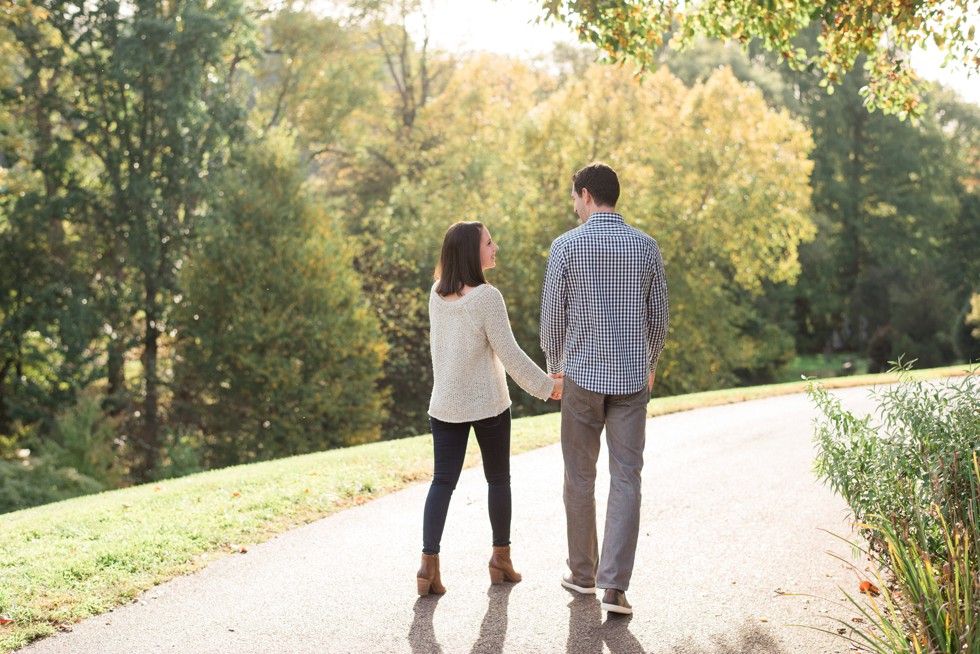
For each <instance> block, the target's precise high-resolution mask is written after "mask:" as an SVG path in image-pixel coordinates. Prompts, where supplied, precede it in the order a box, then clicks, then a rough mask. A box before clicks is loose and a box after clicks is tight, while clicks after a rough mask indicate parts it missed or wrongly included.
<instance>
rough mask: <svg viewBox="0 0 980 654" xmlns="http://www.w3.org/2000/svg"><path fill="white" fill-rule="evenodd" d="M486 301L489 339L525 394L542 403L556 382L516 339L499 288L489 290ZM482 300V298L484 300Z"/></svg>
mask: <svg viewBox="0 0 980 654" xmlns="http://www.w3.org/2000/svg"><path fill="white" fill-rule="evenodd" d="M487 291H488V292H487V293H486V296H487V298H486V301H485V302H483V303H482V304H481V306H480V312H481V314H482V315H481V316H480V317H481V318H482V322H483V326H484V331H485V332H486V335H487V340H488V341H489V342H490V347H492V348H493V351H494V354H496V355H497V358H498V359H500V362H501V363H503V364H504V370H506V371H507V374H509V375H510V376H511V377H512V378H513V379H514V381H516V382H517V383H518V385H519V386H520V387H521V388H523V389H524V390H525V391H527V392H528V393H530V394H531V395H533V396H534V397H537V398H539V399H542V400H547V399H548V398H549V397H550V396H551V391H552V390H554V387H555V380H554V379H552V378H551V377H549V376H548V374H547V373H546V372H545V371H543V370H541V368H539V367H538V365H537V364H536V363H534V361H532V360H531V357H529V356H528V355H527V354H526V353H525V352H524V350H522V349H521V346H520V345H518V344H517V340H516V339H515V338H514V332H513V331H511V328H510V319H509V317H508V315H507V305H506V304H505V303H504V296H503V295H501V294H500V291H498V290H497V289H496V288H493V287H491V288H489V289H487ZM481 299H482V298H481Z"/></svg>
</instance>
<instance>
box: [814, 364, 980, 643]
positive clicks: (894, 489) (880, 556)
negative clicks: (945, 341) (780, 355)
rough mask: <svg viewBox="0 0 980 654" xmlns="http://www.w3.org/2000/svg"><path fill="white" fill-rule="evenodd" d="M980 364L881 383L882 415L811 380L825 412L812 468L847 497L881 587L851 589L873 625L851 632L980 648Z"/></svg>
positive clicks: (869, 638) (867, 639)
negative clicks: (856, 410) (854, 408)
mask: <svg viewBox="0 0 980 654" xmlns="http://www.w3.org/2000/svg"><path fill="white" fill-rule="evenodd" d="M902 370H903V371H904V372H907V371H908V368H907V367H903V368H902ZM977 372H978V371H977V370H974V371H973V372H972V374H970V375H968V376H966V377H964V378H962V379H959V380H954V381H947V382H945V383H939V384H930V383H928V382H912V381H911V380H910V379H909V377H908V375H904V376H903V377H902V381H901V382H900V383H899V384H898V385H896V386H894V387H891V388H886V389H878V390H876V391H874V393H873V396H874V397H875V398H876V399H877V400H878V401H879V410H878V413H877V415H878V417H879V421H878V422H873V418H874V416H866V417H863V418H858V417H856V416H854V415H853V414H851V413H850V412H848V411H845V410H844V409H843V408H842V407H841V404H840V402H839V400H837V399H836V398H835V397H833V396H832V395H830V394H829V393H828V392H827V391H826V390H825V389H822V388H820V387H817V386H811V388H810V390H809V393H810V397H811V398H812V399H813V401H814V402H815V403H816V404H817V406H818V407H819V408H820V409H821V410H822V412H823V414H824V420H823V421H822V422H819V423H818V424H817V428H816V440H817V443H818V446H819V450H820V451H819V455H818V458H817V472H818V474H819V476H820V477H821V478H822V479H823V480H824V481H826V482H827V483H829V484H830V485H831V486H832V487H833V488H834V489H835V490H836V491H837V492H839V493H841V495H843V496H844V498H845V499H846V500H847V501H848V503H849V504H850V506H851V509H852V510H853V511H854V515H855V517H856V519H857V521H858V525H859V526H860V527H861V528H862V530H863V535H864V536H865V537H866V539H867V540H868V542H869V545H870V548H869V550H868V553H869V555H870V556H871V557H872V558H873V559H875V560H876V561H877V563H878V564H879V565H880V566H881V572H880V573H879V585H880V588H881V591H882V594H883V596H882V598H881V599H878V600H876V599H874V598H873V597H872V596H871V595H870V594H869V595H868V604H869V605H870V608H868V607H867V605H866V604H865V603H862V602H859V601H857V600H854V599H853V598H851V601H852V602H853V603H854V604H855V605H856V606H857V607H858V609H859V610H860V611H861V613H863V614H864V616H865V618H866V619H867V622H868V623H870V624H871V626H872V627H873V629H871V630H868V631H854V632H851V633H852V636H847V638H848V639H849V640H851V641H852V642H854V643H856V644H859V645H863V646H870V647H872V648H873V649H874V650H875V651H877V652H883V653H896V652H949V653H950V654H952V653H953V652H970V653H971V654H975V653H977V652H980V629H978V627H980V572H978V570H980V519H978V516H977V507H978V506H980V376H978V374H977ZM848 597H850V596H848ZM848 626H851V625H848ZM842 631H843V630H842ZM844 633H847V632H846V631H845V632H844Z"/></svg>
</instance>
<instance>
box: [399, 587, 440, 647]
mask: <svg viewBox="0 0 980 654" xmlns="http://www.w3.org/2000/svg"><path fill="white" fill-rule="evenodd" d="M440 597H441V596H440V595H426V596H424V597H419V598H418V599H417V600H415V606H414V607H413V609H412V610H413V611H415V618H414V619H413V620H412V626H411V627H410V628H409V630H408V642H409V644H410V645H411V646H412V654H443V651H442V646H441V645H440V644H439V643H438V642H436V630H435V628H433V626H432V616H433V615H435V612H436V607H437V606H439V598H440Z"/></svg>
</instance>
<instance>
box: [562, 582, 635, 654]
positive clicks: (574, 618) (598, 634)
mask: <svg viewBox="0 0 980 654" xmlns="http://www.w3.org/2000/svg"><path fill="white" fill-rule="evenodd" d="M568 610H569V614H568V641H567V643H566V648H565V649H566V651H567V652H568V654H602V651H603V650H602V648H603V644H605V646H607V647H608V648H609V651H610V652H611V653H612V654H646V650H644V649H643V646H642V645H640V641H638V640H637V639H636V636H634V635H633V634H632V633H630V630H629V624H630V621H631V620H632V619H633V616H630V615H611V616H609V617H608V618H607V619H606V621H605V622H603V621H602V610H601V609H600V608H599V600H598V599H597V598H595V597H585V596H576V597H574V598H573V599H572V601H571V602H569V603H568Z"/></svg>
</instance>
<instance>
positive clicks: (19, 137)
mask: <svg viewBox="0 0 980 654" xmlns="http://www.w3.org/2000/svg"><path fill="white" fill-rule="evenodd" d="M47 16H48V12H47V11H46V10H45V9H44V8H42V7H40V6H36V5H34V4H23V5H21V4H18V5H14V6H12V7H9V8H5V10H4V11H3V12H0V260H2V261H3V262H4V265H3V266H0V437H2V436H6V435H10V436H8V438H13V437H14V436H16V435H17V433H16V432H21V431H23V430H25V429H27V428H29V427H31V426H33V425H36V424H38V423H43V424H44V426H46V427H47V428H50V427H51V423H52V419H53V416H54V414H56V413H58V412H59V411H61V410H62V409H64V408H66V407H68V406H70V405H71V404H72V403H73V402H74V400H75V394H76V392H77V391H78V390H79V389H80V388H82V387H84V386H85V385H87V384H88V383H89V382H90V381H91V380H92V378H93V374H94V368H95V362H94V359H95V357H94V355H93V352H92V351H91V350H90V349H89V344H90V342H91V341H92V339H93V338H95V337H96V335H97V329H98V316H97V313H96V311H95V307H94V303H93V302H91V301H90V300H91V298H92V295H91V293H90V277H89V273H88V271H90V270H91V268H92V266H93V265H94V264H95V261H96V255H95V253H94V252H92V251H90V250H87V249H85V248H79V247H77V245H76V244H77V243H78V241H80V240H84V237H85V236H86V235H87V232H86V223H87V221H88V220H89V218H90V217H91V211H90V207H91V197H92V193H93V188H92V187H93V183H92V182H91V170H90V169H89V162H88V161H87V160H86V157H85V156H84V154H83V153H82V152H81V148H80V147H79V146H78V144H77V143H75V142H73V141H72V139H71V138H70V132H69V130H66V129H65V117H64V114H65V107H64V102H65V100H64V99H65V97H70V96H72V95H74V93H75V90H76V87H75V86H74V83H73V80H72V79H71V78H70V75H68V74H67V66H68V64H67V59H68V57H67V53H66V46H65V43H64V40H63V38H62V37H61V35H60V34H59V33H58V31H57V30H56V29H55V28H53V27H52V25H51V24H50V23H49V22H48V21H47Z"/></svg>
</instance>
